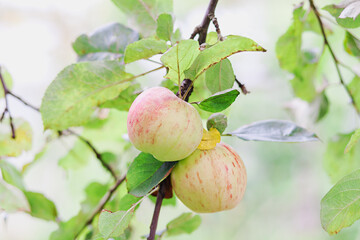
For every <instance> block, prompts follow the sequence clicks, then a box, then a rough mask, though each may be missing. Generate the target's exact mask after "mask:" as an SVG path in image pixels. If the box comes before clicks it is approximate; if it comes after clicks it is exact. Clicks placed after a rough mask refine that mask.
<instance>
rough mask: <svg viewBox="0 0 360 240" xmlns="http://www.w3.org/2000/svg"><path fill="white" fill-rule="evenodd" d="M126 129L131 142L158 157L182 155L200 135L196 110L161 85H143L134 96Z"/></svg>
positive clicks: (193, 144) (192, 147)
mask: <svg viewBox="0 0 360 240" xmlns="http://www.w3.org/2000/svg"><path fill="white" fill-rule="evenodd" d="M127 129H128V134H129V138H130V141H131V142H132V144H133V145H134V146H135V147H136V148H137V149H138V150H140V151H143V152H146V153H150V154H152V155H153V156H154V157H155V158H156V159H158V160H159V161H177V160H181V159H183V158H186V157H187V156H189V155H190V154H191V153H192V152H193V151H194V150H195V149H196V148H197V146H198V145H199V143H200V141H201V138H202V135H203V126H202V121H201V118H200V115H199V113H198V112H197V110H196V109H195V108H194V107H193V106H191V105H190V104H189V103H187V102H185V101H183V100H182V99H180V98H178V97H176V96H175V94H174V93H173V92H171V91H170V90H169V89H167V88H164V87H153V88H150V89H147V90H145V91H144V92H142V93H141V94H140V95H139V96H138V97H137V98H136V99H135V101H134V102H133V104H132V105H131V107H130V110H129V114H128V117H127Z"/></svg>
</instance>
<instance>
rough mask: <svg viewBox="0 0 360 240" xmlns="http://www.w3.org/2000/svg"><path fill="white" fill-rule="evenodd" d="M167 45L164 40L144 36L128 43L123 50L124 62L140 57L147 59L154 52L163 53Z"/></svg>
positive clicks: (154, 53)
mask: <svg viewBox="0 0 360 240" xmlns="http://www.w3.org/2000/svg"><path fill="white" fill-rule="evenodd" d="M166 50H167V45H166V42H165V41H164V40H157V39H154V38H145V39H141V40H139V41H136V42H134V43H131V44H129V45H128V46H127V47H126V50H125V58H124V61H125V63H131V62H134V61H137V60H140V59H147V58H150V57H152V56H154V55H156V54H160V53H164V52H166Z"/></svg>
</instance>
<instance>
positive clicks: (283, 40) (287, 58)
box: [276, 7, 305, 72]
mask: <svg viewBox="0 0 360 240" xmlns="http://www.w3.org/2000/svg"><path fill="white" fill-rule="evenodd" d="M304 14H305V11H304V9H303V8H302V7H299V8H296V9H294V12H293V19H294V20H293V23H292V25H291V26H290V27H289V28H288V30H287V31H286V33H285V34H283V35H282V36H281V37H280V38H279V39H278V41H277V42H276V56H277V58H278V60H279V64H280V67H281V68H282V69H284V70H287V71H289V72H292V71H294V70H295V69H296V68H297V66H298V65H299V63H300V62H301V56H302V54H301V35H302V33H303V30H304V25H303V22H302V21H301V19H302V17H303V16H304Z"/></svg>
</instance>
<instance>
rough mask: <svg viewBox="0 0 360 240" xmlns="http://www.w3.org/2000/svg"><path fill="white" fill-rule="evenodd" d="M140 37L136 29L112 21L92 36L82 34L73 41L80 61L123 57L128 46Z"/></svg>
mask: <svg viewBox="0 0 360 240" xmlns="http://www.w3.org/2000/svg"><path fill="white" fill-rule="evenodd" d="M138 39H139V34H138V33H137V32H135V31H134V30H132V29H130V28H128V27H126V26H124V25H122V24H120V23H112V24H109V25H106V26H104V27H101V28H100V29H97V30H96V31H95V32H94V33H93V34H91V35H90V36H88V35H86V34H82V35H80V36H79V37H78V38H77V39H76V40H75V42H74V43H73V49H74V50H75V52H76V53H77V54H78V56H79V61H95V60H115V59H123V56H124V52H125V48H126V46H127V45H128V44H130V43H132V42H135V41H137V40H138Z"/></svg>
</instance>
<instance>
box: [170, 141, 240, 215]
mask: <svg viewBox="0 0 360 240" xmlns="http://www.w3.org/2000/svg"><path fill="white" fill-rule="evenodd" d="M171 183H172V187H173V190H174V191H175V194H176V196H177V197H178V198H179V199H180V200H181V202H183V203H184V204H185V205H186V206H187V207H188V208H190V209H191V210H192V211H194V212H198V213H211V212H218V211H223V210H228V209H232V208H234V207H235V206H236V205H237V204H238V203H239V202H240V200H241V199H242V197H243V195H244V192H245V188H246V169H245V166H244V163H243V161H242V160H241V158H240V156H239V155H238V154H237V153H236V152H235V151H234V149H232V148H231V147H230V146H229V145H227V144H225V143H218V144H217V145H216V147H215V148H213V149H210V150H199V149H197V150H195V151H194V152H193V153H192V154H191V155H190V156H188V157H187V158H186V159H184V160H182V161H179V162H178V163H177V164H176V165H175V168H174V169H173V171H172V172H171Z"/></svg>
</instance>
